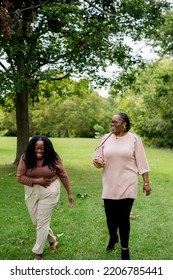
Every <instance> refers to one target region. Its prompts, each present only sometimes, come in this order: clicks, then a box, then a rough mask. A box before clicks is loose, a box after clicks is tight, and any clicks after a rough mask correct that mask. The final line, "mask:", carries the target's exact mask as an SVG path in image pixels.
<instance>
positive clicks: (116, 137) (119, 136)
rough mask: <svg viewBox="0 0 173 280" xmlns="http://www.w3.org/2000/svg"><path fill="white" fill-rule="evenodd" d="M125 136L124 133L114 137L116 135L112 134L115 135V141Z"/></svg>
mask: <svg viewBox="0 0 173 280" xmlns="http://www.w3.org/2000/svg"><path fill="white" fill-rule="evenodd" d="M126 134H127V133H124V134H122V135H116V134H114V135H115V139H119V138H121V137H123V136H125V135H126Z"/></svg>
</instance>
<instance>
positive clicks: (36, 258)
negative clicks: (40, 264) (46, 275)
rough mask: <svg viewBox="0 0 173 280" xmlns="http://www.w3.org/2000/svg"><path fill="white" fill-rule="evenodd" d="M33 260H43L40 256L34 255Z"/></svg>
mask: <svg viewBox="0 0 173 280" xmlns="http://www.w3.org/2000/svg"><path fill="white" fill-rule="evenodd" d="M34 260H37V261H41V260H43V258H42V254H36V255H35V258H34Z"/></svg>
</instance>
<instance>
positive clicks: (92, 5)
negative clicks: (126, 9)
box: [84, 0, 116, 17]
mask: <svg viewBox="0 0 173 280" xmlns="http://www.w3.org/2000/svg"><path fill="white" fill-rule="evenodd" d="M84 2H87V3H88V4H89V5H90V6H91V7H93V8H95V9H96V10H98V11H99V12H101V13H102V14H104V15H106V16H111V17H115V16H116V15H115V14H111V13H107V12H105V11H103V10H102V9H101V8H99V7H97V6H95V5H94V4H93V3H91V2H90V1H88V0H84Z"/></svg>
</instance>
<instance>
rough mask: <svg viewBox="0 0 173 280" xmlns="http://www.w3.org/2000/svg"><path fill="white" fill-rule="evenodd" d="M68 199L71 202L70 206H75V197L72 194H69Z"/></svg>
mask: <svg viewBox="0 0 173 280" xmlns="http://www.w3.org/2000/svg"><path fill="white" fill-rule="evenodd" d="M68 201H69V203H70V207H73V206H74V198H73V195H72V194H68Z"/></svg>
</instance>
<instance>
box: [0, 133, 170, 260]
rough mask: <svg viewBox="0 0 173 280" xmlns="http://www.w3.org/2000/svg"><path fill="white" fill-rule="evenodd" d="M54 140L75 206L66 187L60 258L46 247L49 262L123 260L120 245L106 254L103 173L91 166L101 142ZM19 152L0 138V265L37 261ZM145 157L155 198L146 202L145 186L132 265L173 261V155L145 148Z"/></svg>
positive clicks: (58, 222) (11, 140)
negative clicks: (18, 167) (17, 162)
mask: <svg viewBox="0 0 173 280" xmlns="http://www.w3.org/2000/svg"><path fill="white" fill-rule="evenodd" d="M51 140H52V141H53V144H54V147H55V149H56V151H57V152H58V154H60V156H61V158H62V160H63V163H64V165H65V167H66V169H67V171H68V174H69V177H70V180H71V183H72V189H73V195H74V198H75V205H74V208H72V209H71V208H69V206H68V200H67V194H66V192H65V190H64V188H63V187H62V188H61V197H60V201H59V203H58V205H57V207H56V209H55V211H54V213H53V216H52V221H51V227H52V229H53V231H54V233H55V235H56V236H57V239H58V242H59V246H58V249H57V251H56V252H55V253H50V251H49V244H48V243H46V246H45V250H44V259H45V260H113V261H116V260H120V250H121V247H120V244H117V245H116V247H115V250H114V251H113V252H111V253H109V254H108V253H106V246H107V243H108V239H109V238H108V230H107V226H106V219H105V214H104V207H103V202H102V199H101V192H102V187H101V170H98V169H96V168H95V167H94V166H93V165H92V162H91V159H92V156H93V153H94V150H95V148H96V146H97V144H98V139H89V138H88V139H84V138H83V139H77V138H75V139H72V138H71V139H69V138H68V139H67V138H63V139H58V138H57V139H55V138H53V139H51ZM15 146H16V138H15V137H0V154H1V157H0V192H1V195H0V217H1V227H0V239H1V243H0V259H1V260H32V259H33V253H32V251H31V250H32V247H33V245H34V240H35V228H34V226H33V225H32V223H31V220H30V218H29V214H28V211H27V208H26V205H25V202H24V189H23V186H22V185H21V184H19V183H17V182H16V176H15V173H16V170H15V167H14V165H11V163H12V161H13V158H14V155H15ZM146 153H147V157H148V160H149V163H150V167H151V174H150V182H151V187H152V194H151V195H150V196H149V197H146V196H145V195H144V194H143V193H142V182H141V181H140V183H139V193H138V199H137V200H136V201H135V204H134V206H133V209H132V213H131V214H132V215H131V217H132V218H131V235H130V244H129V245H130V250H131V259H132V260H144V261H145V260H172V249H173V246H172V231H173V225H172V185H173V177H172V166H173V156H172V152H171V151H169V150H163V149H153V148H152V149H151V148H146ZM165 162H166V163H167V164H165ZM163 190H164V191H163ZM79 195H80V196H79ZM81 196H82V197H81ZM135 217H136V219H135ZM151 225H152V226H151Z"/></svg>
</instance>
